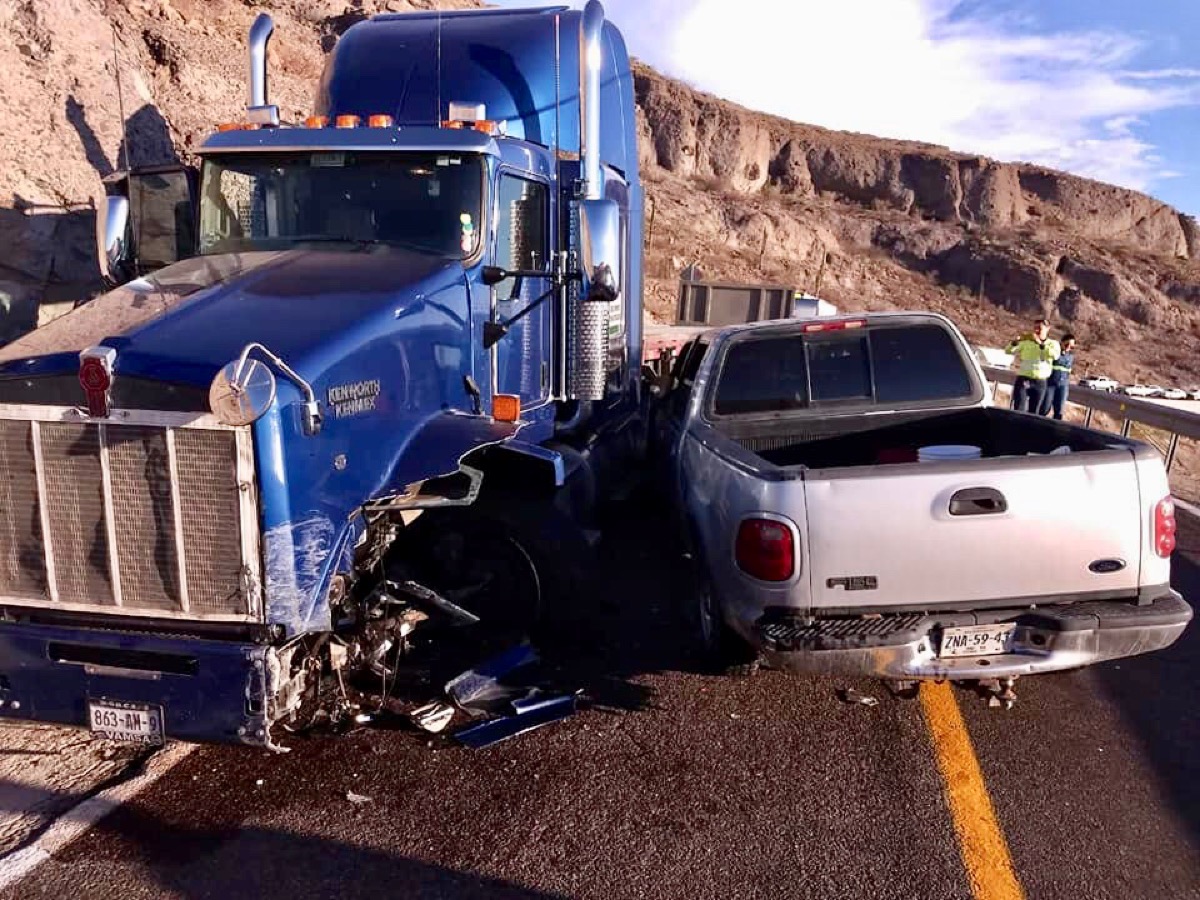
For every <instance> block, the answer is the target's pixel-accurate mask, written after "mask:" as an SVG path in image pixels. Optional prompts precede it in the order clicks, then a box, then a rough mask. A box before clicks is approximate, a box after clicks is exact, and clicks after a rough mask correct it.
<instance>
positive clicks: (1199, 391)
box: [1188, 387, 1200, 400]
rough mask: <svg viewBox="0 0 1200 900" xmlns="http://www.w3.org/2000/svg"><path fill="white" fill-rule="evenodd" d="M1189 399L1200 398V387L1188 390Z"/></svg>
mask: <svg viewBox="0 0 1200 900" xmlns="http://www.w3.org/2000/svg"><path fill="white" fill-rule="evenodd" d="M1188 399H1189V400H1200V387H1197V388H1192V389H1191V390H1190V391H1188Z"/></svg>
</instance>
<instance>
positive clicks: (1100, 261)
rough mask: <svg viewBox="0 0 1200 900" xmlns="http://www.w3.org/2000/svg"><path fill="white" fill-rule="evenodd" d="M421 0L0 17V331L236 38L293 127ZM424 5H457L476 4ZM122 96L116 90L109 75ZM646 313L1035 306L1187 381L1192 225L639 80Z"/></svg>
mask: <svg viewBox="0 0 1200 900" xmlns="http://www.w3.org/2000/svg"><path fill="white" fill-rule="evenodd" d="M434 5H437V4H436V3H435V0H350V2H348V0H18V2H15V3H14V2H12V0H10V2H9V3H7V4H0V66H2V67H3V71H4V73H5V78H4V80H3V82H2V83H0V99H2V100H3V102H2V103H0V118H2V119H3V123H2V124H3V127H0V162H2V163H3V165H0V247H3V248H4V249H3V251H0V339H4V338H7V337H10V336H12V335H13V334H16V333H19V332H20V331H23V330H25V329H27V328H29V327H31V326H32V325H34V324H35V323H36V322H37V320H38V317H39V315H40V316H41V317H42V318H45V317H47V316H49V315H52V314H54V313H55V312H57V311H60V310H61V309H63V308H64V307H66V308H69V306H70V304H71V303H72V302H73V301H75V300H76V299H78V298H80V297H84V296H87V295H88V294H89V293H90V292H92V291H94V290H95V289H96V288H97V286H98V272H97V271H96V267H95V263H94V262H93V258H92V257H93V250H92V246H93V238H92V232H93V225H94V220H95V214H94V211H93V206H92V204H93V202H94V200H95V198H96V197H97V196H99V195H100V194H102V193H103V191H102V188H101V182H100V179H101V178H102V177H103V176H105V175H107V174H109V173H111V172H112V171H113V170H114V169H115V168H118V167H120V166H122V165H124V163H125V158H124V154H123V152H122V150H121V137H122V130H123V129H122V121H123V120H124V125H125V129H124V130H126V131H127V132H128V135H129V147H130V148H131V152H132V157H133V161H134V162H136V163H139V164H144V163H150V162H158V161H169V160H172V159H174V158H175V157H176V155H177V154H178V155H181V156H185V157H186V156H187V155H188V153H189V151H190V149H191V148H193V147H194V146H195V145H196V144H197V143H198V142H199V141H201V140H202V139H203V137H204V135H205V134H206V133H207V132H209V131H210V130H211V129H212V128H213V126H214V125H215V124H216V123H218V122H221V121H225V120H227V119H231V118H235V117H237V116H239V115H240V113H241V110H242V107H243V105H244V103H245V93H246V74H245V66H246V63H245V59H246V57H245V34H246V31H247V29H248V28H249V25H250V22H251V21H252V20H253V17H254V15H255V14H256V13H257V12H258V11H260V10H261V9H264V8H265V9H268V10H270V11H271V12H272V14H273V15H274V16H275V18H276V25H277V29H276V35H275V37H274V39H273V41H272V44H271V59H270V71H271V78H272V82H271V83H272V98H273V100H274V102H277V103H279V104H280V106H281V107H282V111H283V113H284V116H285V117H286V118H289V119H292V120H295V119H298V118H301V117H302V116H303V115H305V114H306V113H307V112H308V110H309V108H310V104H311V100H312V95H313V90H314V88H315V84H316V80H317V78H318V76H319V73H320V71H321V66H322V61H323V55H324V53H325V51H327V50H328V49H329V48H330V47H332V46H333V44H334V43H335V42H336V40H337V37H338V35H339V34H340V33H341V32H343V31H344V30H345V29H346V28H347V27H349V26H350V25H351V24H353V23H354V22H356V21H358V20H360V19H361V18H363V17H365V16H367V15H369V14H371V13H374V12H377V11H380V10H383V9H388V10H406V9H416V8H427V7H430V6H434ZM440 5H442V6H445V7H451V6H473V5H478V4H477V3H475V2H474V0H458V2H454V0H451V2H442V3H441V4H440ZM118 71H119V73H120V79H121V93H120V96H119V97H118V92H117V89H116V74H117V72H118ZM636 82H637V85H636V89H637V101H638V105H639V112H640V126H641V138H642V157H643V164H644V169H645V177H646V181H647V188H648V195H649V198H650V203H649V204H648V207H647V212H648V220H649V235H648V266H647V271H648V288H649V294H650V303H649V306H650V311H651V314H652V315H656V316H658V317H663V318H666V317H669V316H670V315H671V312H672V309H673V305H674V303H673V298H674V295H675V291H676V289H677V279H678V276H679V272H680V271H681V270H682V268H683V267H684V266H685V265H688V264H690V263H698V265H699V267H700V269H701V271H702V273H703V274H704V276H705V277H709V278H723V279H726V278H727V279H737V280H748V281H751V280H752V281H773V282H780V283H785V284H790V285H794V286H796V287H801V288H806V289H808V290H814V291H816V290H819V292H820V293H821V294H822V295H823V296H826V297H828V298H829V299H831V300H833V301H834V302H836V303H838V304H839V305H840V306H842V307H843V308H847V309H859V308H865V309H882V308H895V307H906V306H907V307H920V308H933V309H937V310H941V311H944V312H947V313H949V314H950V315H952V316H953V317H954V318H955V319H956V320H957V321H958V322H959V323H960V324H961V325H962V326H963V327H964V328H965V329H966V330H967V331H968V333H969V334H970V336H971V337H973V338H975V339H977V340H980V341H987V342H991V343H998V342H1002V341H1003V340H1005V339H1006V338H1007V336H1008V335H1009V334H1011V333H1012V332H1013V331H1014V330H1015V329H1017V328H1019V327H1021V326H1022V325H1023V323H1024V322H1026V321H1027V320H1028V319H1029V318H1030V317H1031V316H1032V315H1034V314H1042V313H1045V314H1048V315H1050V316H1052V317H1053V318H1054V319H1055V320H1056V323H1057V325H1058V326H1059V327H1061V328H1069V329H1071V330H1073V331H1075V332H1076V333H1078V334H1079V335H1080V336H1081V338H1082V339H1083V347H1084V353H1083V355H1082V360H1083V364H1084V365H1085V366H1086V367H1089V368H1091V369H1094V370H1100V369H1102V370H1105V371H1107V372H1108V373H1109V374H1112V375H1115V376H1118V377H1125V378H1135V377H1141V378H1146V379H1154V380H1159V381H1164V382H1165V381H1168V380H1174V381H1177V382H1186V383H1187V384H1189V385H1190V384H1192V383H1200V354H1198V353H1197V352H1196V350H1197V348H1198V347H1200V229H1198V228H1197V225H1196V222H1195V220H1193V219H1191V218H1189V217H1187V216H1184V215H1181V214H1180V213H1179V212H1177V211H1176V210H1174V209H1172V208H1170V207H1169V206H1166V205H1165V204H1163V203H1160V202H1159V201H1157V200H1154V199H1152V198H1150V197H1147V196H1145V195H1142V194H1138V193H1134V192H1131V191H1127V190H1122V189H1119V188H1115V187H1111V186H1108V185H1103V184H1099V183H1096V182H1092V181H1088V180H1085V179H1082V178H1077V177H1073V176H1070V175H1065V174H1062V173H1059V172H1052V171H1049V170H1046V169H1041V168H1037V167H1033V166H1024V165H1008V164H1002V163H997V162H994V161H992V160H988V159H985V158H982V157H979V156H972V155H969V154H964V153H955V152H951V151H949V150H946V149H945V148H941V147H935V146H929V145H923V144H914V143H902V142H895V141H886V140H881V139H877V138H872V137H867V136H863V135H853V134H844V133H839V132H831V131H826V130H823V129H819V128H815V127H811V126H805V125H797V124H794V123H790V122H786V121H783V120H781V119H776V118H772V117H769V116H765V115H762V114H759V113H754V112H750V111H747V110H744V109H741V108H739V107H736V106H733V105H732V104H729V103H726V102H723V101H721V100H718V99H716V98H714V97H711V96H708V95H704V94H701V93H698V92H696V91H693V90H691V89H689V88H687V87H686V86H684V85H681V84H679V83H677V82H674V81H671V80H669V79H666V78H663V77H662V76H660V75H658V74H657V73H655V72H653V71H651V70H649V69H646V68H643V67H639V69H638V72H637V79H636Z"/></svg>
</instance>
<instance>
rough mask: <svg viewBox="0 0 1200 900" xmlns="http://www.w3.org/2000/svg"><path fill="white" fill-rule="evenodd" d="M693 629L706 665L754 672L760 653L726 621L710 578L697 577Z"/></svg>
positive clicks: (724, 670) (713, 668)
mask: <svg viewBox="0 0 1200 900" xmlns="http://www.w3.org/2000/svg"><path fill="white" fill-rule="evenodd" d="M692 611H693V617H694V630H695V634H696V640H697V642H698V643H699V645H700V652H701V659H702V662H703V664H704V667H705V668H706V669H708V670H710V671H713V672H718V673H721V674H725V675H753V674H754V673H755V672H756V671H757V670H758V665H759V662H758V654H757V653H756V652H755V651H754V648H752V647H751V646H750V645H749V644H747V643H746V642H745V641H744V640H743V639H742V637H741V635H739V634H738V633H737V632H736V631H734V630H733V629H732V628H730V627H729V625H728V624H726V622H725V617H724V615H723V614H722V612H721V601H720V598H719V597H718V596H717V594H716V592H715V591H714V590H713V589H712V584H711V583H710V582H709V581H708V579H707V578H704V577H699V578H697V579H696V587H695V599H694V600H693V603H692Z"/></svg>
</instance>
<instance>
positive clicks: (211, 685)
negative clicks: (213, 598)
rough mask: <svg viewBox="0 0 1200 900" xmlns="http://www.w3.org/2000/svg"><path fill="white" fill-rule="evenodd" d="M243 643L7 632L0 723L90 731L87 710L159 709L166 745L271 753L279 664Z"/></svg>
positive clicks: (22, 627) (34, 629)
mask: <svg viewBox="0 0 1200 900" xmlns="http://www.w3.org/2000/svg"><path fill="white" fill-rule="evenodd" d="M274 652H275V651H274V650H273V649H272V648H270V647H268V646H265V645H260V644H254V643H245V642H242V641H236V642H235V641H223V640H209V639H198V638H194V637H168V636H161V635H150V634H141V633H129V632H115V631H93V630H84V629H76V628H68V627H61V626H56V625H35V624H29V623H21V624H15V623H0V717H3V718H6V719H23V720H28V721H35V722H47V723H53V724H57V725H68V726H76V727H80V728H88V727H90V726H89V703H97V702H100V703H111V704H117V705H119V704H128V705H134V706H145V707H151V708H154V709H161V715H162V731H163V733H164V736H165V738H166V739H167V740H171V739H178V740H183V741H191V742H197V743H230V744H250V745H254V746H262V747H270V746H271V742H270V720H269V715H268V709H269V703H268V697H269V696H270V694H269V693H268V687H269V680H270V677H271V676H270V673H269V671H268V669H269V667H270V666H271V664H272V661H273V659H272V654H273V653H274Z"/></svg>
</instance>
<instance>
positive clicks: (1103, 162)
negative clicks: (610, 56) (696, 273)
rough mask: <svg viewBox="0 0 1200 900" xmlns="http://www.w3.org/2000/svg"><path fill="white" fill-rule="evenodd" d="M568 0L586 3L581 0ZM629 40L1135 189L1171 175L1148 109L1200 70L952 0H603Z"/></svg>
mask: <svg viewBox="0 0 1200 900" xmlns="http://www.w3.org/2000/svg"><path fill="white" fill-rule="evenodd" d="M574 5H580V4H578V3H576V4H574ZM605 8H606V10H607V12H608V15H609V18H610V19H612V20H613V21H614V22H616V23H617V24H618V25H619V26H620V27H621V29H622V31H623V32H624V33H625V35H626V39H627V40H628V43H629V46H630V50H631V52H632V53H633V54H634V55H636V56H639V57H640V58H642V59H644V60H646V61H647V62H649V63H651V64H653V65H655V66H656V67H658V68H660V69H662V70H664V71H666V72H667V73H669V74H671V75H675V76H677V77H680V78H682V79H684V80H686V81H688V82H689V83H691V84H693V85H695V86H697V87H699V88H701V89H703V90H706V91H710V92H712V93H714V94H717V95H720V96H723V97H727V98H729V99H731V100H734V101H735V102H737V103H740V104H742V105H744V106H748V107H751V108H754V109H760V110H763V111H766V112H771V113H775V114H777V115H781V116H784V117H786V118H790V119H795V120H797V121H802V122H810V123H813V124H817V125H823V126H825V127H828V128H835V129H843V130H848V131H858V132H864V133H868V134H875V135H880V136H885V137H893V138H904V139H909V140H919V141H926V142H930V143H935V144H943V145H946V146H949V147H952V148H954V149H956V150H963V151H968V152H978V153H984V154H987V155H990V156H995V157H998V158H1001V159H1006V160H1024V161H1030V162H1038V163H1043V164H1046V165H1050V166H1054V167H1056V168H1062V169H1068V170H1070V171H1074V172H1078V173H1080V174H1083V175H1088V176H1091V177H1095V178H1100V179H1103V180H1105V181H1110V182H1114V183H1117V184H1122V185H1125V186H1128V187H1132V188H1137V189H1142V190H1145V189H1149V188H1152V187H1153V186H1154V185H1155V184H1156V183H1157V182H1158V181H1159V180H1161V179H1164V178H1167V177H1171V176H1172V175H1174V174H1175V173H1174V172H1172V171H1170V169H1169V167H1168V166H1167V164H1166V163H1165V162H1164V161H1163V160H1162V158H1161V155H1160V154H1159V152H1158V148H1156V147H1155V146H1154V145H1153V144H1151V143H1150V142H1149V141H1148V140H1146V139H1145V138H1144V137H1139V130H1140V129H1142V128H1143V125H1144V121H1143V117H1146V116H1150V115H1153V114H1154V113H1157V112H1162V111H1164V110H1168V109H1174V108H1179V107H1183V106H1190V105H1200V70H1193V69H1187V68H1178V69H1157V70H1156V69H1144V68H1139V67H1138V66H1137V61H1138V57H1139V54H1140V53H1141V52H1142V51H1143V50H1145V49H1146V48H1144V47H1143V46H1142V45H1141V44H1140V43H1139V42H1138V41H1137V40H1135V39H1133V38H1130V37H1127V36H1125V35H1121V34H1116V33H1112V32H1106V31H1098V30H1080V31H1073V32H1059V33H1044V32H1041V33H1039V31H1038V30H1037V28H1036V23H1035V22H1032V21H1030V20H1029V19H1027V18H1026V19H1021V18H1017V17H998V16H991V17H984V18H981V17H980V16H978V15H967V14H961V15H959V14H958V13H963V11H964V9H965V8H964V7H963V6H962V4H961V2H960V0H837V2H830V0H737V2H736V3H730V2H728V0H607V2H606V3H605Z"/></svg>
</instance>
